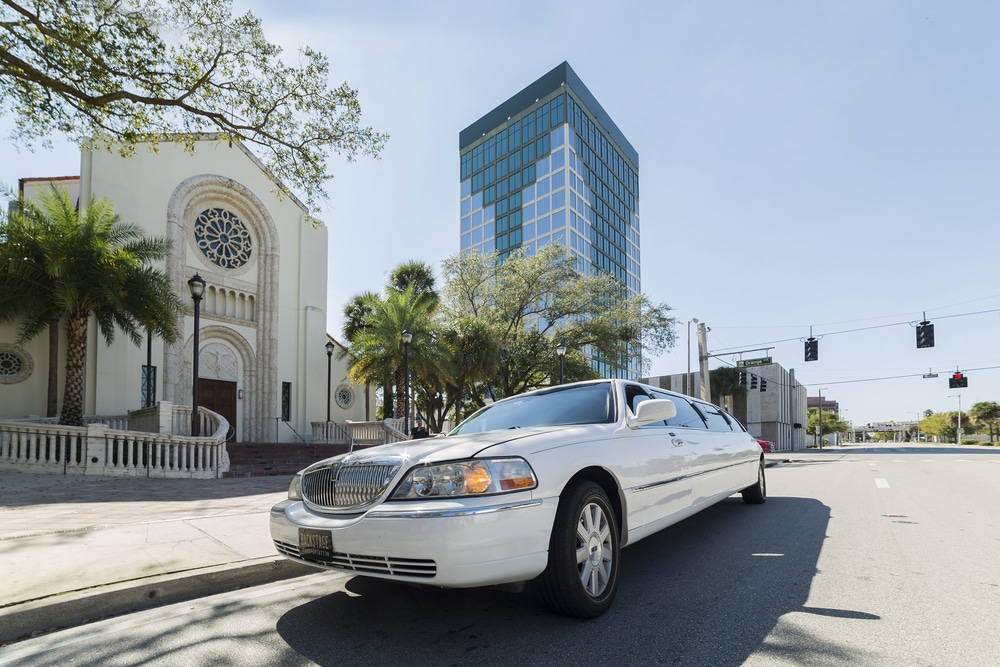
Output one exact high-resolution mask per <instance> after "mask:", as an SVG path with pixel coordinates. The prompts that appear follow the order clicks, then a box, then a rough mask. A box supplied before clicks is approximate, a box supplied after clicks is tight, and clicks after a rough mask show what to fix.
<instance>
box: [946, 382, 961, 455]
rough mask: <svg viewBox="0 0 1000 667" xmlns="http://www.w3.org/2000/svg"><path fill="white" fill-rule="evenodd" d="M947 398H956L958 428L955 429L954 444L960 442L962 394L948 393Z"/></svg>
mask: <svg viewBox="0 0 1000 667" xmlns="http://www.w3.org/2000/svg"><path fill="white" fill-rule="evenodd" d="M948 398H957V399H958V430H956V431H955V444H956V445H960V444H962V395H961V394H948Z"/></svg>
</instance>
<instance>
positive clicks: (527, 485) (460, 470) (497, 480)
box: [392, 458, 538, 500]
mask: <svg viewBox="0 0 1000 667" xmlns="http://www.w3.org/2000/svg"><path fill="white" fill-rule="evenodd" d="M537 485H538V481H537V480H536V479H535V473H534V471H533V470H532V469H531V466H530V465H528V462H527V461H525V460H524V459H516V458H510V459H471V460H469V461H452V462H449V463H438V464H433V465H422V466H417V467H416V468H414V469H413V470H411V471H410V472H409V473H407V475H406V477H404V478H403V481H402V482H400V484H399V486H398V487H396V491H395V492H394V493H393V494H392V500H414V499H423V498H456V497H463V496H482V495H489V494H494V493H506V492H509V491H523V490H525V489H533V488H535V487H536V486H537Z"/></svg>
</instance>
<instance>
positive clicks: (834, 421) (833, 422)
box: [806, 408, 851, 435]
mask: <svg viewBox="0 0 1000 667" xmlns="http://www.w3.org/2000/svg"><path fill="white" fill-rule="evenodd" d="M818 426H819V408H809V419H808V421H807V422H806V427H807V428H808V429H809V434H810V435H812V434H815V433H816V432H817V431H816V428H817V427H818ZM850 428H851V426H850V424H848V423H847V422H845V421H843V420H842V419H839V418H838V417H837V413H836V412H831V411H830V410H824V411H823V433H845V432H847V431H848V430H850Z"/></svg>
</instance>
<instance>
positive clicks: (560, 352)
mask: <svg viewBox="0 0 1000 667" xmlns="http://www.w3.org/2000/svg"><path fill="white" fill-rule="evenodd" d="M556 355H557V356H558V357H559V384H562V383H563V360H564V359H565V358H566V343H564V342H562V341H559V344H558V345H556Z"/></svg>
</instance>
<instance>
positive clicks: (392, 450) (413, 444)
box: [310, 426, 593, 467]
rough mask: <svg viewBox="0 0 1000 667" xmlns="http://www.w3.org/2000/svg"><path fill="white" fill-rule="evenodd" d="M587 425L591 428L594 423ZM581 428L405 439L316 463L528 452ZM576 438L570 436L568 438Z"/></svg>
mask: <svg viewBox="0 0 1000 667" xmlns="http://www.w3.org/2000/svg"><path fill="white" fill-rule="evenodd" d="M587 428H588V429H592V428H593V426H588V427H587ZM582 429H583V427H580V426H557V427H552V426H547V427H544V428H543V427H530V428H517V429H506V430H503V431H487V432H485V433H469V434H467V435H466V434H463V435H451V436H437V437H434V438H421V439H418V440H405V441H402V442H396V443H391V444H388V445H377V446H375V447H366V448H365V449H361V450H356V451H354V452H351V453H349V454H340V455H338V456H334V457H331V458H329V459H325V460H323V461H319V462H318V463H315V464H313V465H314V466H319V465H323V464H327V463H329V462H331V461H334V460H338V461H341V462H344V461H350V462H353V463H360V462H363V461H366V460H370V461H375V460H383V461H384V460H397V461H402V462H404V463H407V464H410V465H414V464H419V463H435V462H440V461H459V460H463V459H470V458H475V457H479V458H483V457H486V456H497V457H500V456H528V455H530V454H531V453H532V452H535V451H539V450H541V449H546V448H548V447H551V446H554V445H555V444H556V443H559V444H565V443H566V442H567V435H569V434H570V433H571V432H572V431H578V432H579V431H582ZM574 439H575V438H569V440H574ZM310 467H312V466H310Z"/></svg>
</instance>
